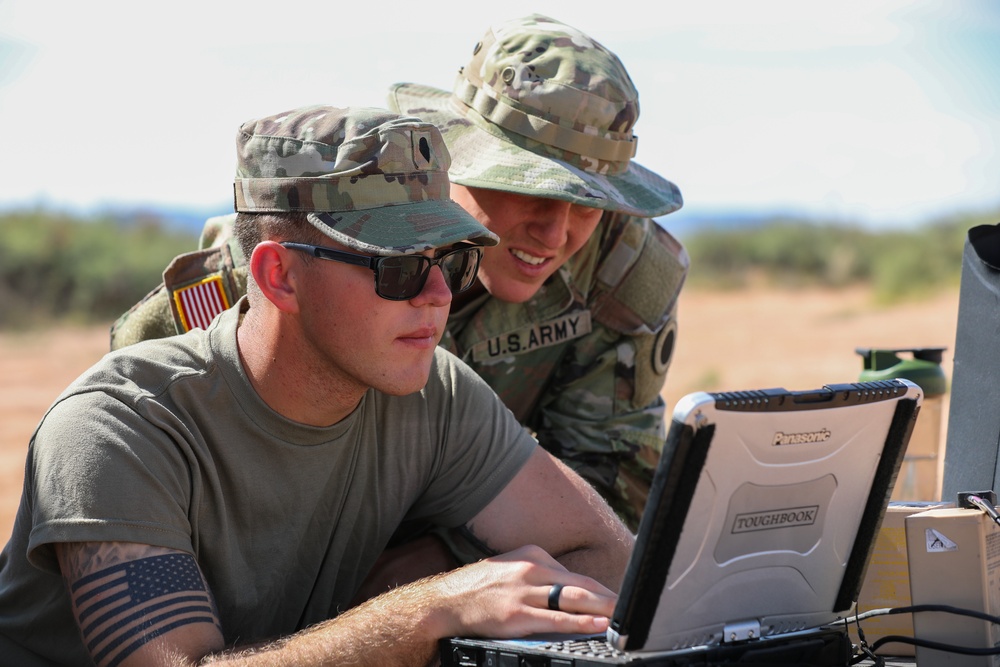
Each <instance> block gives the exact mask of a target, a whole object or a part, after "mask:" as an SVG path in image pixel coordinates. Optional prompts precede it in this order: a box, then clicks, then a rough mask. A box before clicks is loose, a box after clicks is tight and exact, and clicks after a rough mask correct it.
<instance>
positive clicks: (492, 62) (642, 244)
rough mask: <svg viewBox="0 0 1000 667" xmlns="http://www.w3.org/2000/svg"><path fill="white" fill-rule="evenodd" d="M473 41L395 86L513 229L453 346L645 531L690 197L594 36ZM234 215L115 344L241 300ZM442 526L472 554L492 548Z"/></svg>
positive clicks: (179, 262) (484, 214)
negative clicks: (651, 166)
mask: <svg viewBox="0 0 1000 667" xmlns="http://www.w3.org/2000/svg"><path fill="white" fill-rule="evenodd" d="M470 53H471V55H470V59H469V61H468V62H467V63H466V65H465V66H464V67H462V68H461V71H460V73H459V75H458V76H457V77H456V78H455V84H454V88H453V90H452V91H451V92H448V91H445V90H439V89H436V88H432V87H429V86H424V85H418V84H413V83H407V84H397V85H395V86H393V87H392V89H391V91H390V96H389V104H390V108H392V109H393V110H395V111H398V112H400V113H405V114H408V115H413V116H417V117H420V118H423V119H425V120H429V121H431V122H433V123H434V124H436V125H437V126H438V127H439V128H441V130H442V132H443V134H444V138H445V142H446V143H447V144H448V147H449V150H450V151H451V154H452V156H453V162H452V166H451V169H450V171H449V175H450V177H451V180H452V191H451V196H452V198H453V199H455V200H456V201H457V202H458V203H460V204H461V205H462V206H463V207H464V208H465V209H466V210H467V211H469V212H470V213H471V214H473V215H474V216H475V217H476V218H477V219H479V220H480V222H482V224H483V225H485V226H486V227H488V228H489V229H491V230H492V231H493V232H495V233H496V234H497V235H498V236H499V237H500V244H499V245H497V246H494V247H489V248H486V249H484V255H483V259H482V262H481V264H480V268H479V274H478V279H477V281H476V282H475V283H474V284H473V286H472V287H471V288H469V289H468V290H467V291H465V292H463V293H462V294H461V295H459V296H458V297H456V298H455V299H454V300H453V303H452V309H451V315H450V317H449V320H448V325H447V329H446V331H445V334H444V337H443V339H442V342H441V344H442V345H443V346H444V347H446V348H447V349H448V350H450V351H452V352H454V353H455V354H457V355H458V356H460V357H461V358H462V360H463V361H465V362H466V363H468V364H469V365H470V366H471V367H472V368H473V369H474V370H475V371H476V372H477V373H478V374H479V375H480V376H481V377H482V378H483V379H485V380H486V382H487V383H488V384H489V385H490V386H491V387H492V388H493V389H494V391H496V392H497V394H498V395H499V396H500V397H501V399H503V401H504V403H505V404H506V405H507V406H508V407H509V408H510V409H511V410H512V411H513V412H514V414H515V415H516V416H517V418H518V419H519V420H520V421H521V422H522V423H523V424H524V425H525V426H526V427H528V428H529V429H531V431H532V432H533V433H534V434H535V435H536V437H537V438H538V441H539V442H540V443H541V445H542V446H543V447H545V448H546V449H548V450H549V451H550V452H552V453H554V454H555V455H556V456H559V457H560V458H561V459H563V460H564V461H565V462H567V463H568V464H569V465H570V466H571V467H573V468H574V469H575V470H577V471H578V472H580V474H581V475H583V476H584V478H586V479H587V480H588V481H589V482H590V483H591V484H593V485H594V486H595V488H597V489H598V490H599V491H600V492H601V494H602V495H603V496H604V497H605V498H607V499H608V501H609V502H610V503H611V505H612V506H613V507H614V508H615V510H616V511H617V512H618V513H619V515H620V516H621V517H622V518H623V519H624V520H625V521H626V523H627V525H629V527H630V528H632V529H633V530H635V529H636V527H637V525H638V521H639V518H640V516H641V514H642V510H643V507H644V505H645V502H646V497H647V494H648V487H649V483H650V481H651V479H652V472H653V470H654V468H655V466H656V462H657V460H658V458H659V448H660V446H661V443H662V440H663V415H664V409H665V406H664V404H663V401H662V400H661V398H660V391H661V390H662V388H663V384H664V381H665V378H666V373H667V370H668V368H669V365H670V361H671V357H672V352H673V349H674V341H675V336H676V331H677V318H676V315H677V313H676V306H677V297H678V295H679V293H680V289H681V286H682V285H683V282H684V279H685V276H686V273H687V255H686V253H685V252H684V250H683V248H682V247H681V245H680V244H679V243H678V242H677V241H676V240H675V239H674V238H673V237H672V236H671V235H670V234H669V233H668V232H667V231H666V230H664V229H663V228H662V227H660V226H659V225H658V224H657V223H656V222H654V221H653V220H652V218H654V217H657V216H663V215H666V214H668V213H671V212H672V211H675V210H677V209H678V208H680V206H681V204H682V200H681V194H680V192H679V190H678V189H677V187H676V186H675V185H674V184H673V183H671V182H670V181H668V180H666V179H664V178H662V177H660V176H659V175H657V174H655V173H653V172H651V171H649V170H648V169H645V168H643V167H642V166H641V165H640V164H638V163H637V162H636V161H635V160H634V159H633V157H634V155H635V154H636V150H637V146H638V136H637V135H636V133H635V132H634V127H635V125H636V122H637V120H638V117H639V100H638V94H637V92H636V90H635V87H634V86H633V84H632V81H631V79H630V78H629V75H628V73H627V71H626V70H625V68H624V66H623V65H622V63H621V61H620V60H619V59H618V57H617V56H616V55H615V54H613V53H611V52H610V51H608V50H607V49H606V48H605V47H604V46H602V45H601V44H599V43H598V42H596V41H595V40H594V39H593V38H591V37H589V36H587V35H585V34H583V33H581V32H580V31H578V30H576V29H574V28H572V27H570V26H568V25H566V24H564V23H561V22H559V21H557V20H554V19H551V18H548V17H544V16H538V15H533V16H527V17H524V18H521V19H517V20H513V21H510V22H507V23H504V24H500V25H498V26H497V27H496V28H494V29H491V30H489V31H487V33H486V34H485V35H484V36H483V38H482V39H480V40H477V41H476V42H475V45H474V46H473V45H472V44H471V40H470ZM458 64H460V63H458ZM448 76H449V77H450V76H452V75H451V74H449V75H448ZM232 224H233V217H232V216H222V217H218V218H213V219H210V220H209V221H208V222H207V223H206V225H205V230H204V233H203V235H202V239H201V242H200V244H199V245H200V249H199V250H197V251H195V252H192V253H189V254H187V255H184V256H181V257H178V258H177V259H175V260H174V262H173V263H172V264H171V265H170V266H169V267H168V268H167V269H166V271H165V272H164V284H163V285H160V286H159V287H158V288H156V289H155V290H154V291H152V292H151V293H150V294H149V296H147V298H146V299H145V300H144V301H143V302H142V303H139V304H137V305H136V306H135V307H134V308H133V309H132V310H130V311H129V312H128V313H126V314H125V315H123V316H122V318H120V320H119V321H118V322H117V323H116V324H115V326H114V327H113V329H112V336H111V338H112V348H118V347H122V346H125V345H128V344H130V343H132V342H135V341H137V340H143V339H146V338H153V337H158V336H169V335H173V334H175V333H178V332H183V331H186V330H188V329H189V328H191V327H192V326H207V324H208V322H210V321H211V319H212V317H214V316H215V315H216V314H217V313H218V312H219V311H220V310H222V309H223V308H224V307H226V306H228V304H229V303H232V301H234V300H235V299H236V298H238V296H239V294H241V293H242V291H243V289H244V281H245V276H246V266H245V259H244V258H243V255H242V252H241V250H240V249H239V247H238V244H237V243H235V241H234V239H233V238H232V236H231V234H232ZM206 280H213V281H214V282H213V285H214V286H217V289H215V290H213V292H212V295H210V296H211V298H209V296H205V295H203V294H202V292H206V291H207V290H206V289H205V288H204V286H203V285H204V281H206ZM216 292H217V293H218V295H216V294H215V293H216ZM442 537H444V539H445V540H446V542H448V544H449V547H450V550H451V552H452V553H453V555H454V556H457V557H458V559H459V561H466V560H469V559H475V558H477V557H478V556H481V555H482V554H484V553H489V552H488V550H486V551H483V550H482V549H478V548H476V546H475V545H471V544H463V540H461V537H460V536H457V535H450V536H449V535H444V536H442ZM404 560H405V559H404ZM411 560H412V559H411ZM424 560H425V561H426V560H428V559H424Z"/></svg>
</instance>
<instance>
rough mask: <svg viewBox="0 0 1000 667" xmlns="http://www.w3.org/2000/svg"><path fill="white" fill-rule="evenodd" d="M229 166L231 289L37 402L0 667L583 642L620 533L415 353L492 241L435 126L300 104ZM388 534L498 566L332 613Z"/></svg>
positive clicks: (463, 386) (609, 594) (598, 621)
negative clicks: (457, 184)
mask: <svg viewBox="0 0 1000 667" xmlns="http://www.w3.org/2000/svg"><path fill="white" fill-rule="evenodd" d="M237 148H238V169H237V176H236V180H235V185H234V194H235V203H236V209H237V211H238V213H237V220H236V223H235V238H236V239H237V240H238V242H239V243H240V244H241V247H242V249H243V252H244V254H245V256H246V257H247V267H248V275H249V279H248V285H247V293H246V295H244V296H243V297H241V298H240V299H239V300H238V301H237V302H236V303H235V304H233V307H232V308H229V309H227V310H226V311H225V312H223V313H222V314H221V315H219V316H218V317H217V318H215V320H214V321H213V322H212V323H211V324H210V325H209V326H208V327H207V329H201V328H194V329H192V330H191V331H190V332H188V333H186V334H184V335H179V336H172V337H167V338H162V339H156V340H150V341H145V342H142V343H138V344H135V345H132V346H129V347H127V348H124V349H122V350H119V351H116V352H112V353H110V354H108V355H106V356H105V357H104V358H103V359H102V360H101V361H100V362H99V363H98V364H96V365H95V366H94V367H93V368H92V369H90V370H89V371H87V372H86V373H84V375H82V376H81V377H80V378H79V379H77V380H76V381H75V382H74V383H73V384H72V385H71V386H70V387H69V388H68V389H67V390H66V391H65V392H64V393H63V394H62V395H61V396H60V397H59V398H58V399H57V400H56V402H55V403H54V405H53V406H52V407H51V408H50V410H49V412H48V413H47V415H46V416H45V418H44V419H43V421H42V423H41V424H40V425H39V427H38V429H37V431H36V433H35V435H34V437H33V439H32V443H31V446H30V451H29V459H28V467H27V474H26V476H25V491H24V496H23V498H24V500H23V502H22V504H21V507H20V508H19V512H18V516H17V520H16V526H15V529H14V534H13V536H12V538H11V541H10V542H9V543H8V545H7V547H6V549H5V550H4V552H3V554H2V556H0V655H2V656H3V662H4V663H5V664H12V665H13V664H16V665H19V666H26V667H34V666H36V665H53V664H59V665H82V664H91V663H92V662H93V663H96V664H98V665H101V666H107V665H122V666H123V667H128V666H131V665H143V666H153V667H156V666H159V665H179V664H184V665H193V664H209V663H210V664H228V663H233V664H240V665H248V666H249V665H257V664H261V665H275V664H283V665H284V664H287V665H292V664H295V665H312V664H372V665H376V664H377V665H389V664H392V665H397V664H399V665H403V664H406V665H410V664H412V665H424V664H427V663H428V662H429V661H431V660H432V659H433V658H434V655H435V651H436V650H437V649H436V647H437V640H438V639H440V638H442V637H446V636H451V635H458V634H484V633H496V632H499V633H502V634H508V635H520V634H522V633H531V632H571V633H593V632H601V631H603V630H605V629H606V628H607V623H608V617H609V616H610V614H611V613H612V611H613V607H614V602H615V594H614V591H615V590H617V587H618V585H619V584H620V580H621V577H622V575H623V569H624V565H625V562H626V560H627V558H628V555H629V552H630V550H631V547H632V544H633V538H632V536H631V534H630V533H629V531H628V530H627V529H626V527H625V526H624V525H623V524H622V523H621V522H620V521H619V520H618V518H617V517H616V516H615V514H614V512H613V510H612V509H611V508H610V507H609V506H608V505H607V504H606V503H605V502H604V501H603V500H602V499H601V497H600V496H599V495H598V494H597V492H596V491H595V490H594V489H593V488H592V487H591V486H590V485H589V484H587V482H586V481H584V480H583V479H582V478H580V477H579V476H577V475H576V474H575V473H573V472H572V471H571V470H570V469H569V468H568V467H566V466H565V465H564V464H562V463H561V462H560V461H559V460H558V459H556V458H555V457H553V456H552V455H550V454H549V453H547V452H546V451H545V450H544V449H542V448H541V447H539V446H538V445H537V443H536V441H535V440H534V439H533V438H532V437H531V435H530V434H529V433H528V432H527V431H526V430H525V429H524V428H523V427H522V426H521V424H520V423H519V422H518V421H517V420H516V419H515V418H514V416H513V415H512V414H511V413H510V411H509V410H508V409H507V408H506V407H505V406H504V405H503V403H502V402H501V401H500V400H499V398H497V396H496V394H494V393H493V391H492V390H491V389H490V388H489V386H488V385H486V383H484V382H483V381H482V379H481V378H479V377H478V376H477V375H476V374H475V373H474V372H472V371H471V370H470V369H469V368H468V367H467V366H466V365H465V364H464V363H462V362H461V361H460V360H459V359H457V358H456V357H455V356H454V355H452V354H451V353H449V352H447V351H446V350H444V349H443V348H442V347H440V346H439V345H438V343H439V341H440V339H441V336H442V335H443V333H444V330H445V325H446V322H447V318H448V311H449V307H450V304H451V301H452V299H453V298H454V297H455V295H458V294H461V293H463V291H465V290H467V289H469V288H470V287H471V286H472V285H473V284H474V282H475V276H476V268H477V266H478V263H479V261H480V258H481V255H482V250H483V248H484V247H488V246H493V245H495V244H496V243H497V239H496V236H495V235H494V234H492V233H491V232H490V231H489V230H487V229H486V228H485V227H483V226H482V225H481V224H479V222H477V221H476V220H475V219H474V218H472V217H471V216H470V215H468V214H467V213H466V212H465V211H464V210H463V209H462V208H461V207H459V206H458V205H457V204H456V203H455V202H453V201H452V200H451V199H449V197H448V188H449V184H448V179H447V167H448V163H449V157H448V151H447V149H446V147H445V145H444V143H443V141H442V139H441V135H440V133H439V131H438V130H437V129H436V128H435V126H433V125H431V124H429V123H426V122H423V121H420V120H418V119H415V118H409V117H402V116H397V115H395V114H391V113H389V112H383V111H380V110H373V109H337V108H332V107H310V108H305V109H297V110H292V111H289V112H285V113H282V114H277V115H275V116H272V117H268V118H263V119H260V120H256V121H249V122H247V123H245V124H244V125H243V126H242V127H241V128H240V131H239V133H238V135H237ZM408 519H419V520H420V521H422V522H428V523H430V524H433V525H436V526H445V527H456V526H462V527H463V528H464V530H465V531H466V532H467V533H468V534H469V535H471V536H473V537H474V538H475V539H477V540H479V541H482V542H483V543H487V544H489V545H490V546H491V547H492V548H493V549H495V550H496V551H497V552H500V553H501V554H502V555H499V556H496V557H493V558H489V559H486V560H482V561H480V562H478V563H475V564H472V565H468V566H465V567H462V568H459V569H456V570H454V571H451V572H449V573H447V574H444V575H440V576H438V577H432V578H429V579H424V580H421V581H418V582H415V583H412V584H409V585H405V586H401V587H398V588H395V589H393V590H391V591H389V592H387V593H384V594H383V595H381V596H378V597H376V598H375V599H373V600H371V601H369V602H366V603H363V604H360V605H358V606H355V607H354V608H353V609H351V610H350V611H349V612H347V613H342V612H344V610H346V609H348V608H349V607H351V604H352V599H353V598H354V597H355V596H356V595H357V591H358V589H359V587H360V586H361V583H362V581H363V579H364V578H365V577H366V575H367V574H368V572H369V570H370V568H372V566H373V564H374V563H375V561H376V559H377V558H378V556H379V554H380V553H382V552H383V550H384V548H385V547H386V545H387V543H388V541H389V539H390V537H391V536H392V535H393V534H394V532H395V531H396V529H397V528H398V526H399V525H400V524H401V523H402V522H403V521H404V520H408ZM570 568H571V569H572V571H571V569H570Z"/></svg>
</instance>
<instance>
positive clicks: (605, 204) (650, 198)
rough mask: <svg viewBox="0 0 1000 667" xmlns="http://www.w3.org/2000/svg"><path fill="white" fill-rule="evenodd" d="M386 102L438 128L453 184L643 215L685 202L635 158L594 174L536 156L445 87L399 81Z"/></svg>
mask: <svg viewBox="0 0 1000 667" xmlns="http://www.w3.org/2000/svg"><path fill="white" fill-rule="evenodd" d="M389 106H390V108H391V109H392V110H393V111H395V112H396V113H402V114H406V115H411V116H416V117H418V118H420V119H422V120H425V121H428V122H431V123H433V124H434V125H436V126H437V127H438V128H439V129H440V130H441V134H442V135H443V136H444V140H445V143H446V144H447V146H448V151H449V152H450V153H451V167H450V168H449V170H448V176H449V178H450V179H451V182H452V183H458V184H460V185H465V186H470V187H480V188H487V189H490V190H502V191H505V192H513V193H516V194H522V195H530V196H537V197H549V198H553V199H561V200H565V201H571V202H573V203H576V204H582V205H584V206H591V207H594V208H599V209H604V210H607V211H618V212H621V213H627V214H629V215H636V216H640V217H645V218H652V217H657V216H661V215H666V214H668V213H671V212H673V211H676V210H677V209H679V208H680V207H681V206H682V205H683V199H682V197H681V193H680V190H679V189H678V187H677V186H676V185H674V184H673V183H671V182H670V181H668V180H667V179H665V178H663V177H661V176H659V175H657V174H655V173H653V172H651V171H649V170H648V169H646V168H645V167H643V166H641V165H639V164H637V163H636V162H635V161H634V160H633V161H630V162H629V165H628V168H627V169H626V170H625V171H624V172H623V173H620V174H596V173H591V172H587V171H584V170H582V169H579V168H577V167H575V166H573V165H571V164H569V163H567V162H563V161H561V160H557V159H554V158H551V157H548V156H544V155H539V154H537V153H534V152H532V151H529V150H527V149H525V148H522V147H520V146H517V145H516V144H514V143H512V142H511V141H509V140H507V139H505V138H504V136H503V132H502V131H500V130H499V129H497V130H496V131H495V132H494V131H488V130H487V129H485V128H484V127H480V126H479V125H477V124H475V123H474V122H473V121H472V120H470V119H469V118H466V117H465V116H463V115H462V114H461V112H460V111H459V109H458V108H457V107H456V106H455V103H454V102H453V101H452V96H451V94H450V93H448V92H445V91H443V90H439V89H437V88H432V87H430V86H423V85H419V84H414V83H398V84H395V85H394V86H392V88H391V89H390V91H389ZM483 122H484V123H485V121H483Z"/></svg>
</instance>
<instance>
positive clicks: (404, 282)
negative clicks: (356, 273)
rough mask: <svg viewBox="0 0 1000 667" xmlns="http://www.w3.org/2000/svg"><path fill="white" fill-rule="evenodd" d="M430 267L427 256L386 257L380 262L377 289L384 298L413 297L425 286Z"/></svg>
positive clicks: (399, 298)
mask: <svg viewBox="0 0 1000 667" xmlns="http://www.w3.org/2000/svg"><path fill="white" fill-rule="evenodd" d="M430 268H431V266H430V261H429V260H428V259H427V258H426V257H418V256H415V255H403V256H401V257H386V258H385V259H383V260H382V261H381V263H380V264H379V270H378V273H377V285H376V290H375V291H376V292H377V293H378V294H379V296H381V297H382V298H384V299H395V300H404V299H412V298H413V297H415V296H416V295H418V294H420V290H422V289H423V288H424V283H425V282H426V281H427V274H428V273H429V272H430Z"/></svg>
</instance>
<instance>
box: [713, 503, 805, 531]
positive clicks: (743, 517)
mask: <svg viewBox="0 0 1000 667" xmlns="http://www.w3.org/2000/svg"><path fill="white" fill-rule="evenodd" d="M818 513H819V505H812V506H809V507H789V508H788V509H783V510H768V511H766V512H752V513H748V514H737V515H736V521H734V522H733V531H732V532H733V533H749V532H752V531H757V530H774V529H775V528H791V527H793V526H809V525H812V524H814V523H816V515H817V514H818Z"/></svg>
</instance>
